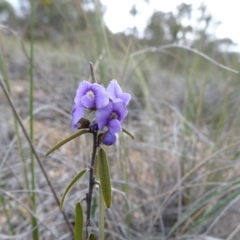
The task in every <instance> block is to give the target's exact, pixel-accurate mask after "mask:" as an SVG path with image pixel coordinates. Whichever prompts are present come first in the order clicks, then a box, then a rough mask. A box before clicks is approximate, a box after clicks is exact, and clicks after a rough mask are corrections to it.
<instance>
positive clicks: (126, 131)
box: [122, 128, 134, 139]
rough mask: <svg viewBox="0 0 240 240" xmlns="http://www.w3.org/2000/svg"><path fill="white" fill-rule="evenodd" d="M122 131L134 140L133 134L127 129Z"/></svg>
mask: <svg viewBox="0 0 240 240" xmlns="http://www.w3.org/2000/svg"><path fill="white" fill-rule="evenodd" d="M122 131H123V132H124V133H126V134H127V135H128V136H129V137H130V138H132V139H134V136H133V134H131V133H130V132H129V131H128V130H127V129H126V128H122Z"/></svg>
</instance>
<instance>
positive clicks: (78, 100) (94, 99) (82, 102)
mask: <svg viewBox="0 0 240 240" xmlns="http://www.w3.org/2000/svg"><path fill="white" fill-rule="evenodd" d="M74 103H75V106H74V108H73V111H72V128H73V129H77V128H78V122H79V120H80V119H81V118H82V117H83V116H84V109H99V108H103V107H105V106H106V105H107V104H108V103H109V96H108V93H107V92H106V91H105V88H104V87H103V86H101V85H99V84H97V83H93V84H92V83H89V82H88V81H83V82H81V83H80V84H79V87H78V89H77V92H76V96H75V99H74Z"/></svg>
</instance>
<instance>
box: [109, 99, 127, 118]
mask: <svg viewBox="0 0 240 240" xmlns="http://www.w3.org/2000/svg"><path fill="white" fill-rule="evenodd" d="M112 104H113V112H114V113H116V115H117V119H118V121H119V122H122V121H123V119H124V118H125V117H126V116H127V114H128V110H127V108H126V105H125V104H124V102H122V101H121V102H113V103H112Z"/></svg>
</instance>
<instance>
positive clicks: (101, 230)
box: [99, 187, 105, 240]
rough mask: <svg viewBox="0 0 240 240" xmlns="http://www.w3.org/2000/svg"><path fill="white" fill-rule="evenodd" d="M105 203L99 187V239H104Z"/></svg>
mask: <svg viewBox="0 0 240 240" xmlns="http://www.w3.org/2000/svg"><path fill="white" fill-rule="evenodd" d="M104 213H105V205H104V199H103V195H102V190H101V187H100V188H99V239H100V240H104V239H105V232H104V225H105V216H104Z"/></svg>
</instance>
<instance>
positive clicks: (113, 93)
mask: <svg viewBox="0 0 240 240" xmlns="http://www.w3.org/2000/svg"><path fill="white" fill-rule="evenodd" d="M106 91H107V92H108V93H109V96H110V98H111V99H112V100H114V99H115V98H118V96H119V95H120V94H122V89H121V87H120V86H119V85H118V83H117V80H115V79H113V80H112V81H111V82H110V83H109V84H108V87H107V89H106Z"/></svg>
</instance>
